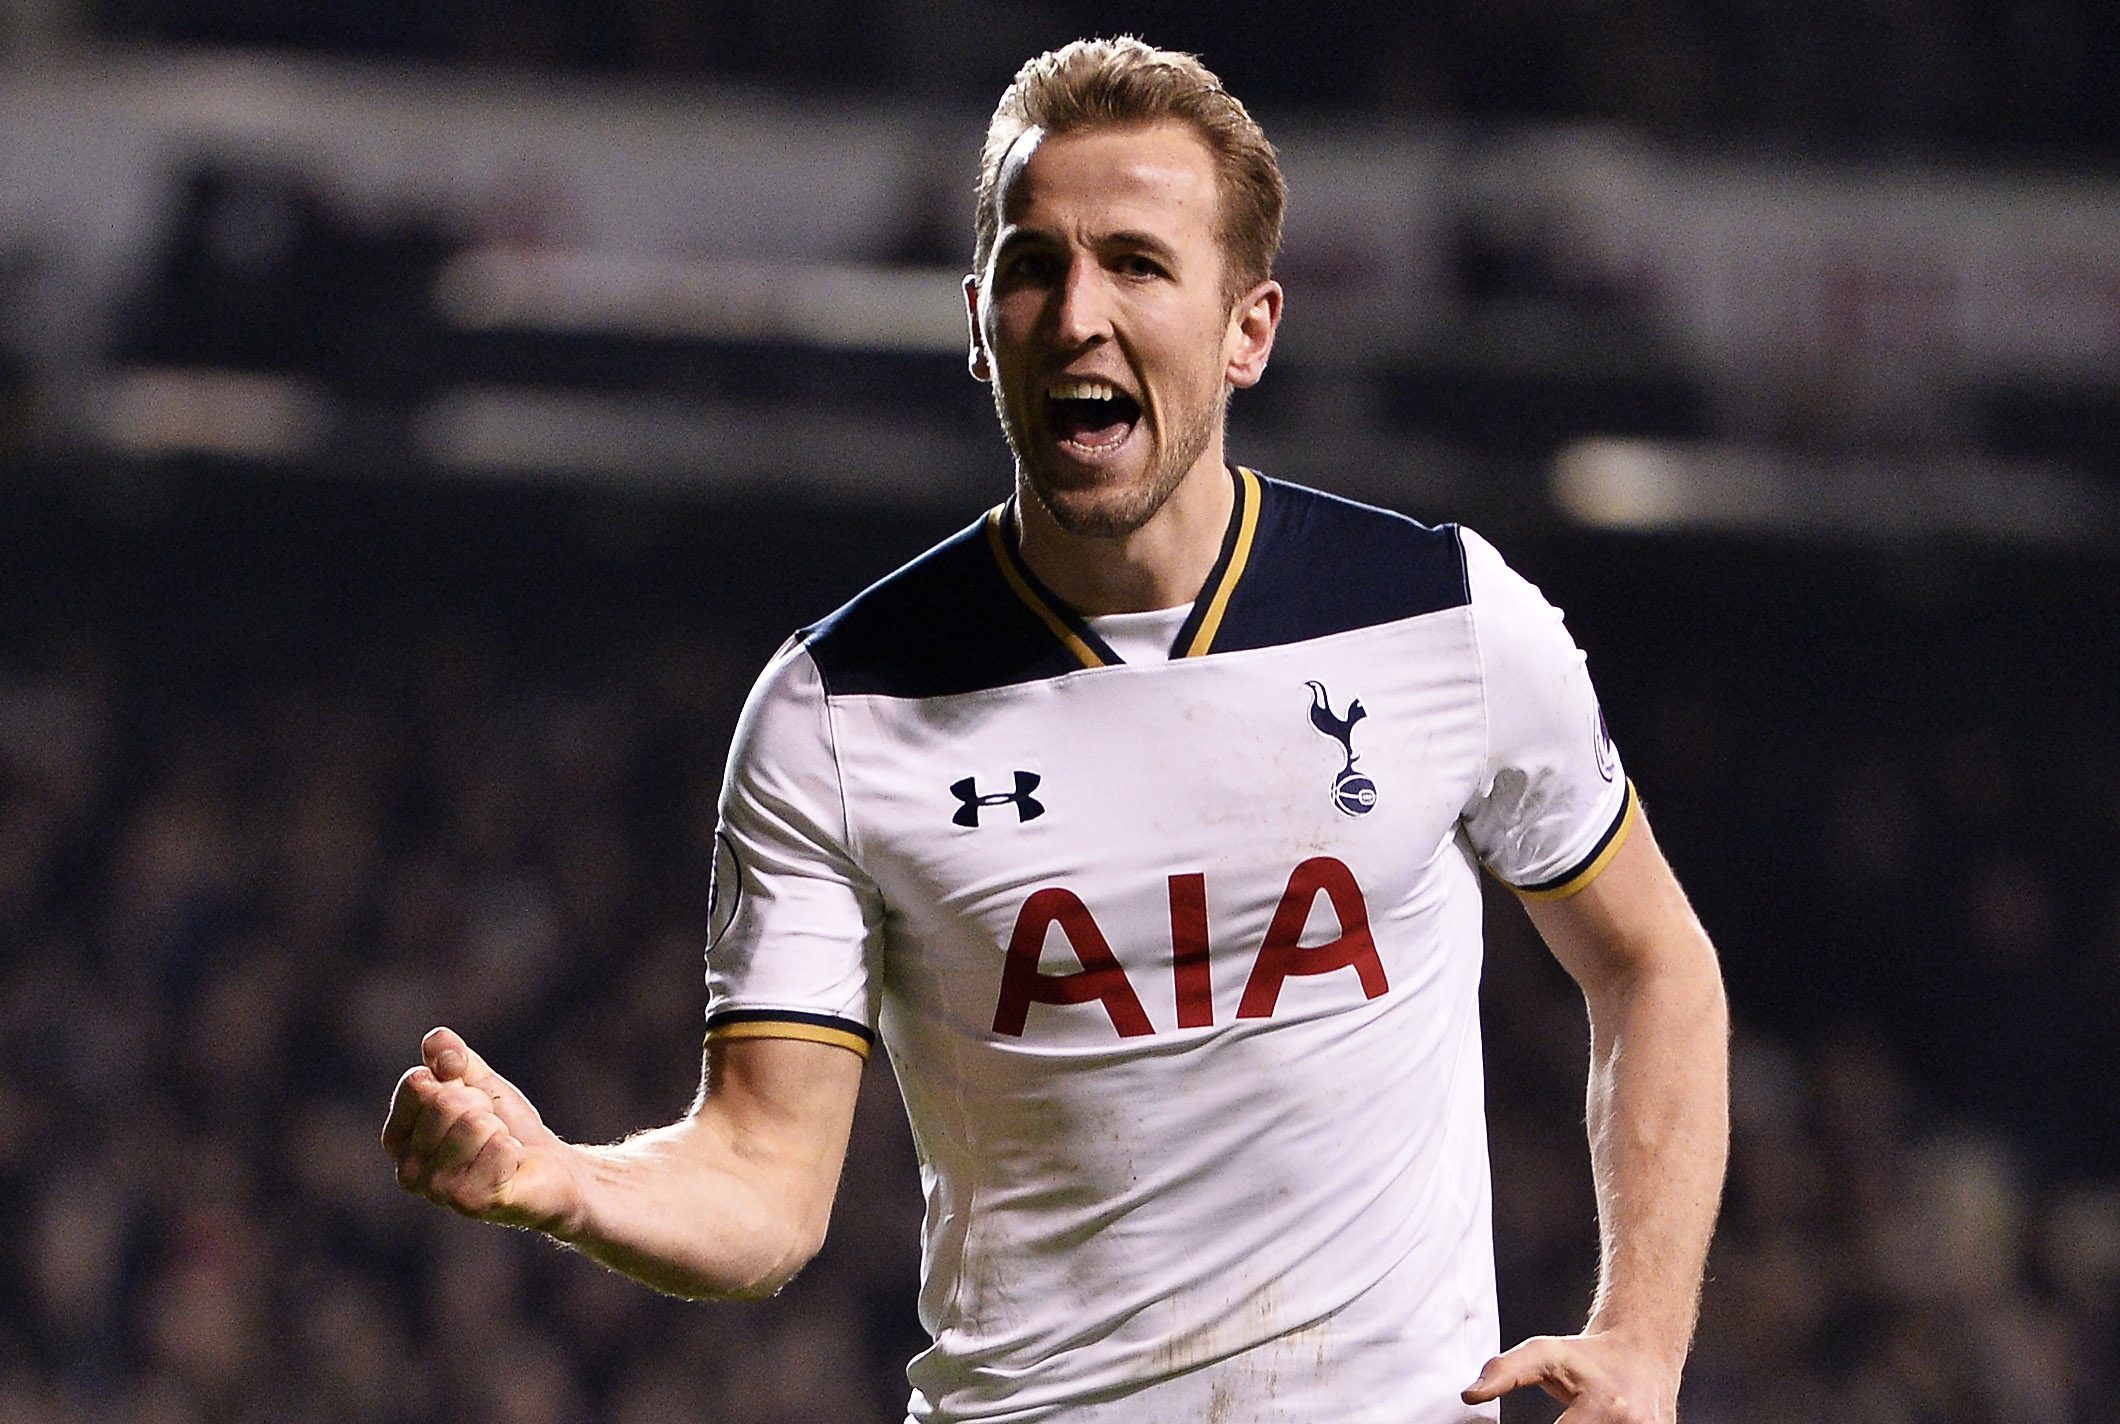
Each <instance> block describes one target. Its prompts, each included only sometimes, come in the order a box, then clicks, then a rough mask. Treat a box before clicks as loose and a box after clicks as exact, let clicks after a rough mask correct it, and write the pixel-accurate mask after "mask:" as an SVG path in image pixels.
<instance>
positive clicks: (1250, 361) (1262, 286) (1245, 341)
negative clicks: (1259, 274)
mask: <svg viewBox="0 0 2120 1424" xmlns="http://www.w3.org/2000/svg"><path fill="white" fill-rule="evenodd" d="M1280 329H1281V284H1280V283H1279V282H1276V281H1273V280H1271V279H1268V280H1267V281H1264V282H1261V283H1259V285H1258V286H1256V287H1253V288H1252V289H1251V290H1250V291H1249V292H1247V293H1246V294H1245V295H1244V296H1242V297H1240V298H1239V299H1238V300H1237V304H1236V306H1235V307H1234V308H1233V309H1231V311H1230V314H1229V333H1228V335H1227V337H1226V338H1225V339H1224V341H1223V343H1222V345H1223V350H1224V351H1225V353H1227V354H1226V361H1225V364H1224V366H1223V368H1222V374H1223V376H1224V377H1225V378H1226V379H1227V380H1228V381H1229V383H1230V384H1231V385H1232V386H1237V387H1240V388H1242V387H1248V386H1256V385H1257V384H1258V383H1259V377H1261V376H1263V375H1265V374H1266V358H1267V357H1269V356H1271V355H1272V354H1273V338H1274V333H1275V332H1277V331H1279V330H1280Z"/></svg>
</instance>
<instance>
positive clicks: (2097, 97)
mask: <svg viewBox="0 0 2120 1424" xmlns="http://www.w3.org/2000/svg"><path fill="white" fill-rule="evenodd" d="M43 8H46V9H54V10H55V9H59V8H62V6H61V3H60V0H45V5H44V7H43ZM81 8H82V10H83V11H84V12H85V13H84V15H83V17H82V19H81V20H80V22H79V23H80V24H82V25H83V26H84V27H88V28H91V29H92V30H93V31H94V32H95V33H97V34H98V35H100V36H102V37H104V38H107V39H114V40H120V41H136V40H143V39H144V40H155V41H163V42H174V43H182V44H197V43H207V44H237V45H255V46H267V47H283V48H295V49H303V50H310V51H323V52H328V53H337V54H346V55H358V56H389V57H393V58H413V59H426V60H444V61H451V62H474V63H501V64H512V65H531V66H536V67H539V68H546V69H558V70H562V71H575V72H583V71H590V72H600V73H612V72H618V73H633V74H643V75H655V76H665V77H667V76H681V77H686V78H709V79H720V80H735V81H740V82H747V83H756V84H764V85H770V86H774V87H781V88H787V89H790V90H793V91H795V92H798V93H816V92H838V93H841V94H858V95H863V96H891V95H918V96H920V97H922V98H923V99H926V100H929V101H936V100H941V101H946V102H951V103H962V104H964V105H966V106H969V107H973V108H983V107H984V106H987V105H991V104H992V102H993V100H994V97H995V96H996V95H997V94H998V93H999V92H1000V89H1001V86H1002V85H1003V84H1004V83H1005V82H1006V81H1007V79H1008V76H1009V75H1010V74H1011V73H1012V72H1013V71H1014V69H1015V66H1016V65H1017V64H1018V63H1020V62H1021V61H1022V60H1023V59H1024V58H1026V57H1027V56H1029V55H1031V54H1034V53H1036V52H1037V51H1039V50H1041V49H1044V48H1046V47H1048V46H1051V45H1054V44H1059V43H1062V42H1064V41H1065V40H1068V39H1071V38H1073V37H1075V36H1077V35H1080V34H1111V33H1118V32H1122V31H1124V32H1130V33H1138V34H1141V35H1142V36H1143V37H1145V38H1147V39H1148V40H1150V41H1152V42H1153V43H1156V44H1160V45H1166V46H1171V47H1175V48H1180V49H1191V50H1197V51H1200V52H1202V53H1204V54H1205V55H1206V57H1207V59H1208V61H1209V63H1211V64H1212V65H1213V66H1214V67H1215V69H1216V70H1217V72H1219V73H1221V74H1222V75H1223V77H1224V78H1226V79H1228V80H1229V81H1230V83H1231V84H1232V86H1233V87H1234V88H1235V90H1236V92H1237V93H1239V94H1242V95H1244V96H1246V98H1247V101H1248V102H1251V103H1254V104H1264V105H1268V106H1290V105H1312V106H1323V107H1328V108H1334V109H1343V108H1349V107H1357V108H1372V109H1378V110H1381V111H1386V112H1398V113H1416V114H1457V115H1467V116H1471V117H1476V118H1496V117H1536V118H1544V119H1571V118H1597V119H1610V120H1618V121H1622V122H1627V123H1632V124H1636V125H1640V126H1643V127H1647V128H1650V129H1653V130H1657V131H1660V132H1663V133H1666V134H1668V135H1671V136H1676V137H1686V138H1701V137H1716V138H1722V139H1738V140H1765V141H1769V142H1774V143H1778V144H1783V145H1787V146H1790V147H1793V148H1796V149H1799V150H1823V151H1841V150H1859V151H1867V152H1886V153H1897V152H1903V151H1905V150H1906V149H1908V148H1915V149H1935V148H1943V149H1949V150H1988V149H2005V150H2007V149H2021V148H2026V147H2031V148H2038V149H2044V150H2053V151H2058V152H2062V153H2073V154H2088V155H2103V156H2105V157H2107V158H2110V157H2111V156H2112V155H2113V153H2114V151H2115V148H2116V146H2120V98H2116V88H2120V86H2116V85H2115V84H2114V82H2113V81H2114V77H2115V76H2114V64H2115V60H2114V55H2115V53H2116V52H2120V45H2116V43H2115V41H2116V39H2120V32H2116V31H2120V19H2116V17H2115V15H2114V13H2113V11H2112V7H2110V6H2107V5H2101V4H2098V3H2096V0H1986V3H1974V0H1952V2H1951V3H1928V4H1915V3H1908V0H1861V2H1860V3H1853V4H1833V3H1820V2H1819V0H1804V3H1794V4H1791V3H1780V4H1770V3H1763V0H1582V3H1576V4H1569V5H1551V4H1542V3H1538V2H1537V0H1446V3H1442V4H1419V5H1405V4H1393V3H1387V2H1386V0H1359V3H1347V4H1341V5H1336V6H1334V7H1332V8H1331V9H1330V11H1328V12H1325V13H1322V14H1305V15H1303V16H1302V17H1301V18H1300V19H1297V18H1295V17H1292V16H1291V14H1290V12H1289V11H1288V10H1287V7H1285V6H1283V5H1280V4H1277V3H1271V0H1222V3H1219V4H1215V5H1202V4H1199V3H1198V0H1127V2H1126V3H1124V4H1119V3H1109V0H1009V3H1003V4H994V3H987V0H929V3H926V4H922V5H893V4H882V3H877V0H809V2H808V3H804V4H800V5H798V4H795V3H792V0H730V2H729V3H721V4H715V5H702V4H698V3H695V0H625V3H622V4H614V5H599V6H588V5H576V4H570V3H567V0H506V3H498V4H497V3H492V0H445V3H434V4H412V3H408V0H361V2H360V3H350V0H340V3H335V4H311V5H300V6H288V5H279V4H273V3H270V0H216V3H213V4H200V3H198V0H123V2H122V3H113V4H104V5H100V6H94V7H90V6H85V5H84V6H82V7H81Z"/></svg>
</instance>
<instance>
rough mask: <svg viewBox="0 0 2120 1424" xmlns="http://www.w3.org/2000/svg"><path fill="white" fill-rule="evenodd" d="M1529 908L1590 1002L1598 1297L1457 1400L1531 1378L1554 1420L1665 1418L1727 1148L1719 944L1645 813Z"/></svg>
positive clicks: (1493, 1367)
mask: <svg viewBox="0 0 2120 1424" xmlns="http://www.w3.org/2000/svg"><path fill="white" fill-rule="evenodd" d="M1525 903H1526V906H1527V908H1528V909H1529V910H1530V913H1531V919H1532V923H1533V924H1535V925H1536V926H1537V927H1538V930H1539V933H1540V934H1541V935H1543V936H1544V937H1545V940H1546V944H1547V946H1548V947H1549V948H1550V949H1551V950H1552V951H1553V954H1554V957H1555V958H1556V959H1558V960H1559V961H1560V962H1561V964H1562V965H1563V966H1564V967H1565V968H1566V969H1567V970H1568V972H1569V973H1570V974H1571V975H1573V976H1574V978H1575V981H1576V983H1577V984H1579V985H1581V986H1582V990H1583V997H1584V999H1585V1000H1586V1001H1587V1003H1588V1005H1589V1012H1590V1082H1589V1117H1588V1121H1589V1135H1590V1166H1591V1174H1592V1177H1593V1179H1594V1182H1595V1185H1596V1190H1597V1210H1598V1234H1599V1240H1600V1250H1599V1261H1598V1287H1597V1297H1596V1299H1595V1301H1594V1302H1593V1303H1592V1306H1591V1311H1590V1319H1589V1322H1588V1324H1587V1325H1586V1326H1585V1327H1584V1329H1583V1331H1582V1333H1581V1334H1579V1335H1568V1336H1538V1337H1535V1338H1533V1339H1530V1340H1526V1341H1525V1342H1524V1343H1522V1344H1520V1345H1518V1346H1516V1347H1515V1348H1513V1349H1510V1350H1507V1351H1504V1352H1503V1353H1502V1354H1501V1355H1498V1356H1497V1357H1495V1358H1494V1359H1493V1360H1491V1361H1489V1362H1488V1363H1487V1365H1486V1367H1485V1368H1484V1369H1482V1370H1481V1371H1480V1376H1479V1378H1478V1380H1476V1381H1475V1382H1474V1383H1473V1385H1472V1386H1471V1387H1470V1388H1468V1389H1467V1390H1466V1391H1465V1395H1464V1397H1465V1401H1466V1402H1467V1403H1468V1404H1477V1403H1482V1402H1485V1401H1487V1400H1492V1399H1497V1398H1499V1397H1500V1396H1502V1395H1504V1394H1507V1393H1508V1392H1509V1391H1511V1390H1514V1389H1520V1388H1524V1387H1526V1386H1529V1385H1537V1386H1539V1387H1540V1388H1542V1389H1544V1390H1545V1391H1546V1392H1547V1393H1548V1394H1550V1395H1552V1396H1553V1397H1554V1398H1556V1399H1558V1400H1561V1401H1562V1402H1563V1403H1565V1404H1567V1405H1568V1406H1569V1407H1568V1409H1567V1411H1566V1412H1565V1413H1563V1414H1562V1415H1561V1420H1560V1424H1671V1422H1672V1421H1674V1420H1675V1419H1676V1418H1677V1410H1678V1380H1679V1374H1680V1371H1681V1369H1682V1368H1683V1366H1684V1364H1685V1358H1686V1350H1687V1347H1688V1346H1689V1345H1690V1343H1691V1341H1692V1336H1693V1324H1694V1317H1695V1314H1696V1312H1697V1309H1698V1306H1699V1297H1700V1285H1701V1275H1702V1271H1703V1269H1704V1265H1705V1262H1706V1258H1707V1251H1708V1238H1709V1236H1710V1235H1711V1234H1712V1232H1713V1230H1714V1224H1715V1212H1716V1205H1717V1202H1718V1200H1719V1199H1720V1196H1721V1192H1722V1181H1723V1168H1724V1163H1725V1160H1726V1158H1727V1157H1728V1154H1729V1136H1730V1131H1729V1010H1728V1007H1727V1005H1726V1004H1725V1002H1724V998H1723V987H1722V975H1721V972H1720V970H1719V969H1718V968H1717V966H1716V960H1715V950H1714V947H1713V946H1712V945H1711V944H1710V943H1709V942H1708V936H1707V933H1706V932H1705V931H1704V930H1703V929H1702V928H1701V925H1700V921H1699V919H1698V918H1697V917H1696V916H1695V915H1694V913H1693V908H1692V906H1691V905H1689V904H1688V903H1687V902H1686V897H1685V892H1684V891H1682V890H1681V889H1680V888H1679V885H1678V881H1677V879H1676V877H1674V876H1673V875H1672V873H1671V868H1670V866H1669V865H1668V864H1667V863H1666V862H1665V860H1664V857H1663V853H1662V851H1660V850H1659V849H1657V845H1656V841H1655V838H1654V837H1653V836H1652V835H1651V834H1650V832H1649V826H1648V822H1647V820H1646V819H1639V820H1637V822H1636V824H1635V825H1634V826H1633V827H1632V833H1631V834H1630V835H1629V836H1628V838H1627V840H1626V842H1625V844H1623V845H1622V846H1621V847H1620V849H1619V850H1618V852H1617V853H1616V854H1615V855H1614V856H1613V857H1612V860H1611V861H1610V863H1609V864H1607V865H1606V866H1605V868H1604V870H1603V872H1602V873H1600V874H1599V875H1598V876H1597V877H1596V878H1595V879H1594V880H1592V881H1591V882H1590V883H1589V884H1588V885H1586V886H1585V887H1584V888H1583V889H1581V890H1579V891H1577V892H1576V893H1574V894H1572V895H1570V896H1568V897H1567V898H1565V899H1557V900H1527V901H1526V902H1525Z"/></svg>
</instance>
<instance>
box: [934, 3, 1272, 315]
mask: <svg viewBox="0 0 2120 1424" xmlns="http://www.w3.org/2000/svg"><path fill="white" fill-rule="evenodd" d="M1170 120H1175V121H1177V122H1180V123H1184V124H1187V125H1189V126H1191V128H1192V130H1193V131H1194V132H1195V133H1197V134H1198V135H1199V136H1200V139H1201V141H1202V142H1203V143H1205V144H1206V145H1207V148H1208V151H1209V152H1210V153H1211V154H1213V155H1214V163H1215V175H1216V179H1217V183H1216V189H1217V193H1218V195H1219V198H1220V201H1219V204H1218V210H1217V223H1216V226H1217V233H1216V235H1217V237H1219V239H1220V240H1221V244H1222V257H1223V262H1224V265H1225V267H1226V269H1227V270H1226V271H1225V273H1224V286H1225V295H1226V296H1227V297H1228V298H1229V299H1230V300H1232V301H1234V300H1235V299H1236V298H1237V297H1238V296H1240V295H1242V294H1243V293H1245V292H1248V291H1250V290H1251V289H1252V288H1253V287H1255V286H1257V285H1258V284H1259V283H1261V282H1263V281H1265V280H1266V279H1267V278H1268V277H1270V276H1272V275H1273V262H1274V258H1275V256H1276V255H1278V254H1279V252H1280V250H1281V211H1282V209H1283V208H1284V207H1286V206H1287V202H1288V189H1287V187H1286V185H1284V184H1283V183H1282V181H1281V163H1280V159H1279V157H1278V156H1277V155H1276V154H1275V153H1274V147H1273V145H1272V144H1271V143H1269V142H1267V139H1266V133H1265V130H1263V129H1261V128H1260V127H1259V125H1258V122H1257V121H1256V120H1254V119H1253V118H1252V116H1251V115H1250V114H1249V113H1248V112H1246V110H1245V108H1244V106H1243V105H1242V104H1241V103H1239V102H1238V101H1237V99H1236V96H1235V95H1233V94H1231V93H1230V92H1229V91H1228V90H1227V89H1225V88H1223V87H1222V81H1221V80H1220V79H1218V78H1216V77H1215V74H1214V71H1212V70H1210V69H1209V68H1208V67H1207V66H1206V65H1204V64H1202V63H1201V62H1200V61H1199V58H1198V57H1197V56H1195V55H1190V54H1179V53H1176V52H1174V51H1172V50H1163V49H1156V48H1155V47H1154V46H1152V45H1148V44H1144V43H1142V42H1141V41H1140V40H1138V39H1135V38H1134V37H1133V36H1131V35H1120V36H1118V37H1117V38H1115V39H1108V40H1076V41H1075V42H1074V43H1073V44H1070V45H1064V46H1062V47H1061V48H1059V49H1056V50H1048V51H1047V52H1046V53H1044V54H1041V55H1039V56H1038V57H1037V58H1036V59H1033V60H1030V61H1028V62H1026V63H1025V64H1024V66H1023V67H1022V68H1021V69H1019V70H1017V71H1016V77H1015V78H1014V79H1013V80H1011V81H1010V83H1009V86H1008V88H1007V89H1006V90H1005V91H1003V93H1002V95H1001V103H1000V104H999V105H998V106H996V108H995V109H994V117H993V119H992V121H991V122H989V123H988V124H987V128H986V146H985V148H984V149H983V150H982V151H981V153H980V156H979V196H978V206H977V208H976V209H975V211H974V214H973V221H972V235H973V241H972V262H973V269H974V271H976V272H978V273H980V274H984V273H985V271H986V263H987V259H988V258H989V257H991V256H993V252H994V240H995V237H996V236H997V234H998V233H999V232H1000V230H1001V213H1000V211H999V206H998V205H999V202H1000V193H999V191H998V190H999V188H1000V186H1001V165H1002V163H1003V162H1004V161H1005V160H1006V159H1007V158H1008V153H1009V150H1010V149H1011V148H1012V147H1014V146H1015V143H1016V140H1017V139H1019V138H1021V137H1022V136H1023V134H1024V131H1025V130H1027V129H1032V128H1037V129H1042V130H1044V131H1045V132H1046V133H1049V134H1064V133H1077V132H1081V131H1082V130H1085V129H1100V128H1134V127H1138V126H1141V125H1145V124H1154V123H1161V122H1165V121H1170Z"/></svg>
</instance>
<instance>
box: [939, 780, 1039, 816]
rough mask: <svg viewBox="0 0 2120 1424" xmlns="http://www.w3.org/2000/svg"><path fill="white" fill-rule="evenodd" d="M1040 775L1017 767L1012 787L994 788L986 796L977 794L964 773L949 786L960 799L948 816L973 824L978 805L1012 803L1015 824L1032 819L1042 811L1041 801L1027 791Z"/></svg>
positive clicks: (1034, 785) (976, 789)
mask: <svg viewBox="0 0 2120 1424" xmlns="http://www.w3.org/2000/svg"><path fill="white" fill-rule="evenodd" d="M1044 779H1045V778H1044V777H1042V776H1040V775H1038V773H1037V772H1035V771H1019V772H1017V773H1016V789H1015V790H1014V791H997V792H995V793H993V794H992V795H990V796H981V795H980V794H979V787H978V786H977V785H976V784H975V778H973V777H969V776H967V777H966V778H964V780H962V781H960V782H957V783H956V784H954V785H953V786H951V787H950V795H952V796H954V797H956V798H957V799H958V800H959V801H962V802H963V803H964V804H963V805H962V806H959V807H958V808H957V814H956V815H954V816H951V817H950V819H951V820H952V821H955V822H956V823H957V824H958V825H960V826H976V825H978V824H979V808H980V807H981V806H1014V807H1015V808H1016V820H1017V822H1018V823H1019V824H1020V823H1022V822H1024V821H1029V820H1034V819H1036V818H1037V817H1039V816H1042V815H1044V814H1045V805H1044V803H1043V802H1041V801H1039V800H1038V798H1037V797H1035V796H1033V795H1031V793H1032V792H1033V791H1036V790H1037V789H1038V783H1039V782H1040V781H1043V780H1044Z"/></svg>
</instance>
